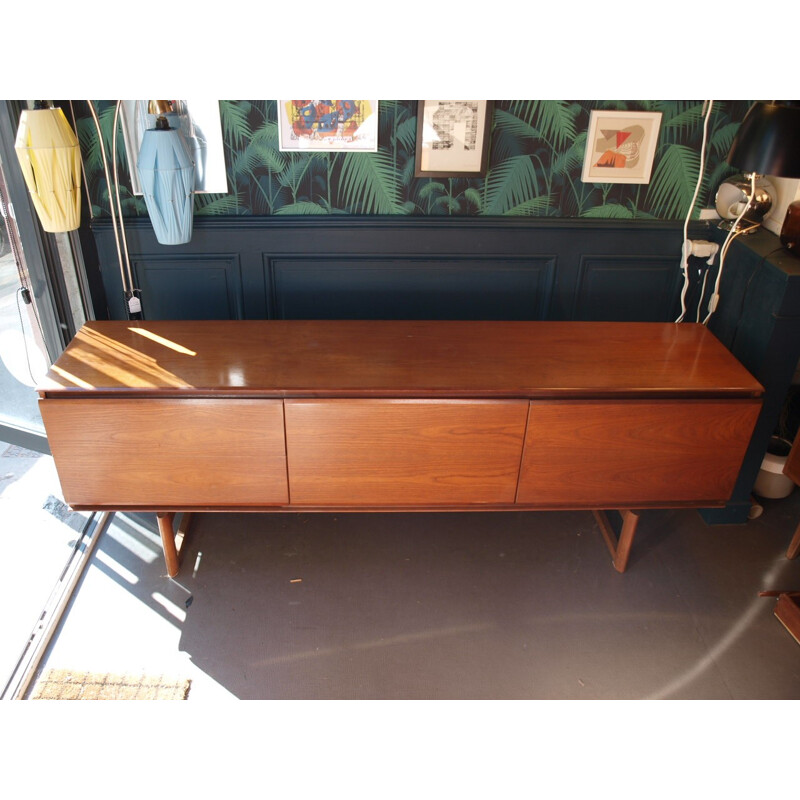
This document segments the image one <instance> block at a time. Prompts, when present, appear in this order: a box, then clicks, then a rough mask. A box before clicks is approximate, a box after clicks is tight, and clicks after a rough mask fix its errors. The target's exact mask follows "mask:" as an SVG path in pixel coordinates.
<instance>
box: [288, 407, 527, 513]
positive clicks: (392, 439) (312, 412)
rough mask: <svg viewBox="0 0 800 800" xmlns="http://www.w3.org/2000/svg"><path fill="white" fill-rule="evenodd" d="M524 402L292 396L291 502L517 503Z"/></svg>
mask: <svg viewBox="0 0 800 800" xmlns="http://www.w3.org/2000/svg"><path fill="white" fill-rule="evenodd" d="M527 409H528V403H527V401H497V402H495V401H480V400H475V401H473V400H447V401H434V400H347V399H326V400H287V401H286V444H287V452H288V458H289V488H290V494H291V501H292V504H293V505H297V504H307V505H308V504H311V505H360V506H380V505H383V506H394V505H427V504H430V505H448V504H476V503H513V502H514V497H515V493H516V485H517V477H518V474H519V461H520V456H521V454H522V442H523V438H524V434H525V421H526V417H527Z"/></svg>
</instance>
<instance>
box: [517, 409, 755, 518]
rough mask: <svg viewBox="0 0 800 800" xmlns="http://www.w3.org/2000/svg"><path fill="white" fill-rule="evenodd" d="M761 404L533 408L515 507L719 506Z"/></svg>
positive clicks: (730, 487) (727, 493) (727, 494)
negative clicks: (537, 505)
mask: <svg viewBox="0 0 800 800" xmlns="http://www.w3.org/2000/svg"><path fill="white" fill-rule="evenodd" d="M759 410H760V403H759V402H758V401H751V400H731V401H704V400H696V401H690V400H664V401H637V400H631V401H619V402H615V401H593V402H591V403H588V402H532V403H531V408H530V419H529V421H528V430H527V436H526V441H525V452H524V455H523V461H522V470H521V474H520V487H519V493H518V497H517V500H518V502H520V503H530V504H539V505H542V506H550V505H552V506H584V507H591V506H593V505H594V506H596V507H598V508H600V507H605V508H609V507H627V506H631V507H635V506H636V505H637V504H643V505H648V504H650V505H656V504H659V503H665V504H669V503H687V504H688V503H697V504H705V503H719V502H724V501H725V500H727V499H728V498H729V497H730V494H731V492H732V491H733V487H734V484H735V482H736V477H737V475H738V472H739V469H740V467H741V464H742V460H743V458H744V454H745V450H746V449H747V445H748V443H749V441H750V436H751V434H752V432H753V427H754V425H755V421H756V418H757V416H758V413H759Z"/></svg>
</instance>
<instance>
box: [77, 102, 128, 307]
mask: <svg viewBox="0 0 800 800" xmlns="http://www.w3.org/2000/svg"><path fill="white" fill-rule="evenodd" d="M86 102H87V103H88V105H89V110H90V111H91V113H92V119H94V125H95V128H96V129H97V140H98V143H99V145H100V155H101V156H102V159H103V171H104V172H105V174H106V185H107V186H108V194H109V197H108V199H109V210H110V211H111V225H112V227H113V229H114V240H115V242H116V245H117V258H118V260H119V272H120V277H121V278H122V290H123V292H124V293H125V294H126V295H127V294H129V293H130V291H132V285H133V282H132V281H131V282H130V283H129V282H128V279H127V276H126V274H125V265H124V263H123V259H122V246H121V244H120V237H119V230H118V226H117V215H116V211H115V210H114V201H113V198H112V197H111V185H112V184H111V173H110V172H109V169H108V158H107V156H106V147H105V144H104V142H103V130H102V128H101V127H100V119H99V118H98V116H97V111H96V110H95V107H94V103H93V102H92V101H91V100H87V101H86Z"/></svg>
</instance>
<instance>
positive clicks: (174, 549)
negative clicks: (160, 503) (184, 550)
mask: <svg viewBox="0 0 800 800" xmlns="http://www.w3.org/2000/svg"><path fill="white" fill-rule="evenodd" d="M157 517H158V530H159V533H160V534H161V544H162V545H163V547H164V561H165V562H166V565H167V575H169V577H170V578H174V577H175V576H176V575H177V574H178V570H179V569H180V565H181V559H180V554H181V546H182V545H183V542H184V539H185V538H186V534H187V532H188V530H189V525H190V523H191V519H192V515H191V514H188V513H184V515H183V517H182V519H181V524H180V525H179V526H178V532H177V534H176V533H175V527H174V525H175V512H174V511H165V512H160V513H159V514H158V515H157Z"/></svg>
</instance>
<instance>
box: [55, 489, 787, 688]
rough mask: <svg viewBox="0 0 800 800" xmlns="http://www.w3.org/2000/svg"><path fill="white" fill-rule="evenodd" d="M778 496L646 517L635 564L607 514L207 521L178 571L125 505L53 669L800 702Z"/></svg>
mask: <svg viewBox="0 0 800 800" xmlns="http://www.w3.org/2000/svg"><path fill="white" fill-rule="evenodd" d="M764 506H765V510H764V513H763V515H762V516H761V517H759V518H758V519H755V520H752V521H750V522H748V523H747V524H745V525H735V526H708V525H706V524H705V523H704V522H703V520H702V519H701V518H700V516H699V515H698V514H697V513H696V512H695V511H692V510H678V511H646V512H644V513H643V514H642V518H641V522H640V524H639V530H638V532H637V536H636V540H635V542H634V547H633V552H632V556H631V559H630V562H629V566H628V570H627V572H625V573H624V574H619V573H617V572H616V571H615V570H614V569H613V567H612V565H611V562H610V556H609V553H608V551H607V549H606V547H605V544H604V542H603V540H602V538H601V535H600V533H599V530H598V527H597V525H596V523H595V520H594V518H593V516H592V514H591V513H589V512H538V513H519V512H518V513H494V512H481V513H423V514H377V513H362V514H311V513H308V514H200V515H196V516H195V517H194V521H193V524H192V529H191V535H190V537H189V538H188V540H187V543H186V548H185V553H184V555H183V562H182V568H181V573H180V574H179V575H178V577H177V578H176V579H175V580H171V579H169V578H167V577H165V572H164V565H163V560H162V559H161V556H160V550H159V544H158V537H157V535H156V533H155V531H156V526H155V519H154V517H153V515H124V514H118V515H117V516H116V518H115V520H114V524H113V525H112V526H111V528H109V529H108V530H107V531H106V533H104V534H103V538H102V539H101V540H100V542H99V544H98V548H97V551H96V553H95V554H94V556H93V563H92V564H91V565H90V567H89V569H88V570H87V572H86V574H85V575H84V578H83V581H82V583H81V585H80V587H79V591H78V594H77V595H76V597H75V599H74V600H73V602H72V604H71V606H70V607H69V609H68V613H67V615H66V618H65V620H64V622H63V623H62V627H61V630H60V632H59V634H58V636H57V637H56V639H55V642H54V644H53V645H52V646H51V648H50V651H49V653H48V655H47V658H46V663H45V664H44V665H43V666H55V667H69V668H72V669H108V670H112V671H113V670H121V669H123V668H125V667H126V666H130V667H131V668H132V669H135V668H140V669H150V670H153V669H159V671H164V672H172V673H175V672H176V671H183V673H184V674H186V675H189V676H190V677H192V680H193V688H192V691H191V692H190V697H189V699H190V700H192V699H194V700H202V699H203V698H213V697H223V696H224V697H227V698H240V699H263V700H266V699H469V700H472V699H498V700H501V699H512V700H519V699H541V700H545V699H557V700H565V699H585V700H590V699H608V700H624V699H728V700H731V699H733V700H741V699H764V700H791V699H800V645H798V643H797V642H796V641H795V640H794V639H793V638H792V636H791V635H790V634H789V633H788V632H787V631H786V629H785V628H784V627H783V626H782V625H781V623H780V622H779V621H778V620H777V619H776V618H775V616H774V614H773V609H774V605H775V601H774V599H772V598H763V597H759V591H762V590H773V589H780V590H800V560H796V561H788V560H787V559H786V557H785V553H786V548H787V547H788V545H789V541H790V539H791V536H792V533H793V531H794V528H795V526H796V525H797V523H798V521H800V492H798V491H795V492H794V493H793V494H792V495H791V496H790V497H789V498H786V499H784V500H780V501H765V503H764ZM162 668H163V669H162Z"/></svg>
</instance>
